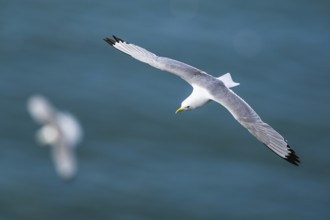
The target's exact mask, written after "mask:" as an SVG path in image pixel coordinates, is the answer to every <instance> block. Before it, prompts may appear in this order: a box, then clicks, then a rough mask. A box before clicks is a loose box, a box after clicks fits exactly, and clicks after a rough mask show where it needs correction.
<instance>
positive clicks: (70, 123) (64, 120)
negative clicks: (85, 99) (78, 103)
mask: <svg viewBox="0 0 330 220" xmlns="http://www.w3.org/2000/svg"><path fill="white" fill-rule="evenodd" d="M56 120H57V124H58V126H59V128H60V130H61V132H62V135H63V139H64V141H65V143H66V144H67V145H68V146H69V147H75V146H77V144H78V143H79V142H80V141H81V139H82V129H81V126H80V124H79V123H78V120H77V119H76V118H75V117H74V116H73V115H72V114H70V113H67V112H65V113H64V112H61V113H58V114H57V116H56Z"/></svg>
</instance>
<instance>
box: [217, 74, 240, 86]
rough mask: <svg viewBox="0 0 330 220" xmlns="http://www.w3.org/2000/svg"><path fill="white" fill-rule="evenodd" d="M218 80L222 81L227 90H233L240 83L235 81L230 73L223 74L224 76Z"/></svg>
mask: <svg viewBox="0 0 330 220" xmlns="http://www.w3.org/2000/svg"><path fill="white" fill-rule="evenodd" d="M218 79H220V80H221V81H222V82H223V83H224V84H225V86H226V87H227V88H232V87H235V86H238V85H239V83H237V82H234V81H233V79H232V78H231V75H230V73H226V74H223V75H222V76H220V77H218Z"/></svg>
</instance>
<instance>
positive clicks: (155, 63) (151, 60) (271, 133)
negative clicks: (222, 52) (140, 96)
mask: <svg viewBox="0 0 330 220" xmlns="http://www.w3.org/2000/svg"><path fill="white" fill-rule="evenodd" d="M104 41H105V42H107V43H108V44H110V45H111V46H112V47H114V48H116V49H118V50H119V51H121V52H123V53H125V54H128V55H130V56H131V57H133V58H135V59H137V60H139V61H141V62H144V63H147V64H149V65H150V66H152V67H155V68H157V69H160V70H163V71H167V72H169V73H172V74H174V75H177V76H179V77H180V78H181V79H183V80H185V81H186V82H187V83H189V84H190V85H191V86H192V88H193V91H192V93H191V94H190V95H189V96H188V97H187V98H186V99H185V100H184V101H183V102H182V103H181V107H180V108H179V109H178V110H176V113H179V112H184V111H188V110H193V109H196V108H198V107H201V106H203V105H205V104H206V103H208V102H209V101H214V102H217V103H219V104H221V105H222V106H224V107H225V108H226V109H227V110H228V111H229V112H230V113H231V115H232V116H233V117H234V118H235V119H236V120H237V121H238V122H239V123H240V124H241V125H242V126H243V127H244V128H246V129H247V130H248V131H249V132H250V133H251V134H252V135H253V136H254V137H255V138H257V139H258V140H259V141H260V142H261V143H263V144H264V145H266V146H267V147H268V148H269V149H270V150H272V151H273V152H274V153H275V154H277V155H278V156H280V157H281V158H283V159H285V160H286V161H288V162H290V163H292V164H294V165H297V166H299V163H300V160H299V157H298V156H297V155H296V153H295V151H294V150H292V149H291V147H290V146H289V145H288V144H287V142H286V141H285V140H284V138H283V137H282V135H280V134H279V133H278V132H277V131H275V130H274V129H273V128H272V127H271V126H270V125H268V124H266V123H265V122H263V121H262V120H261V118H260V117H259V115H258V114H257V113H256V112H255V111H254V110H253V109H252V108H251V106H250V105H249V104H248V103H246V102H245V101H244V100H243V99H242V98H241V97H240V96H238V95H237V94H236V93H235V92H234V91H233V90H231V88H232V87H235V86H237V85H239V83H236V82H234V81H233V80H232V78H231V75H230V73H227V74H224V75H223V76H220V77H218V78H217V77H214V76H211V75H209V74H207V73H206V72H204V71H202V70H199V69H197V68H195V67H193V66H190V65H188V64H185V63H182V62H180V61H177V60H173V59H170V58H167V57H161V56H157V55H156V54H154V53H152V52H150V51H148V50H146V49H144V48H142V47H140V46H137V45H135V44H131V43H128V42H126V41H124V40H122V39H120V38H118V37H116V36H114V35H113V38H105V39H104Z"/></svg>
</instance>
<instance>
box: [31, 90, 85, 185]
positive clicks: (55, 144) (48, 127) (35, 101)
mask: <svg viewBox="0 0 330 220" xmlns="http://www.w3.org/2000/svg"><path fill="white" fill-rule="evenodd" d="M27 107H28V111H29V113H30V115H31V116H32V118H33V119H34V120H35V121H36V122H37V123H39V124H41V125H42V127H41V129H40V130H38V132H37V134H36V137H37V140H38V141H39V142H40V143H41V144H43V145H50V146H51V149H52V158H53V161H54V164H55V169H56V172H57V173H58V175H59V176H60V177H62V178H63V179H65V180H71V179H73V178H74V177H75V175H76V172H77V160H76V156H75V152H74V151H75V147H76V146H77V144H78V143H79V142H80V141H81V139H82V129H81V126H80V124H79V123H78V121H77V120H76V118H75V117H74V116H73V115H71V114H70V113H67V112H60V111H57V110H56V109H55V108H54V107H53V106H52V105H51V104H50V103H49V101H48V100H47V99H46V98H45V97H43V96H41V95H34V96H32V97H30V98H29V100H28V105H27Z"/></svg>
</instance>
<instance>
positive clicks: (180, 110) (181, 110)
mask: <svg viewBox="0 0 330 220" xmlns="http://www.w3.org/2000/svg"><path fill="white" fill-rule="evenodd" d="M183 111H184V110H183V109H182V108H178V110H176V111H175V114H177V113H180V112H183Z"/></svg>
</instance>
